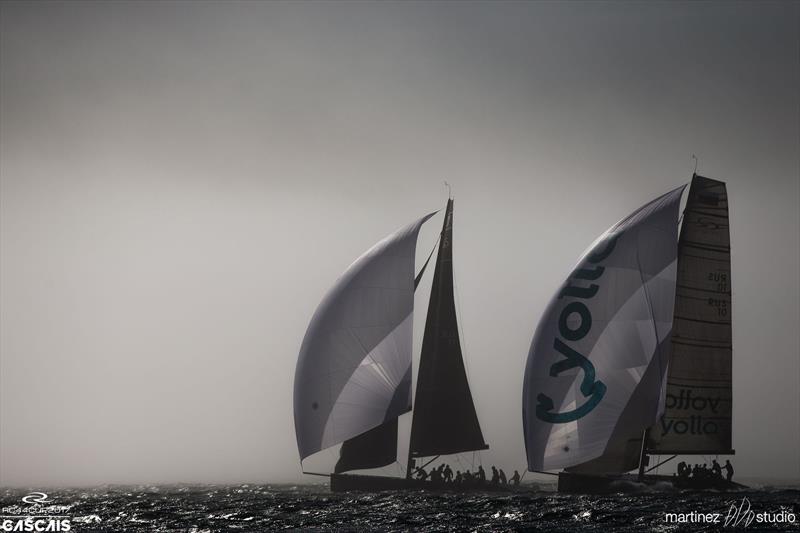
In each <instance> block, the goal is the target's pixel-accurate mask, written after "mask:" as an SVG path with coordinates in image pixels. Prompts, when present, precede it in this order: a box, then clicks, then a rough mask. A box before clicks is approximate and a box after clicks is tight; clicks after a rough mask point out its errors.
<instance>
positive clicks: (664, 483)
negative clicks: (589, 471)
mask: <svg viewBox="0 0 800 533" xmlns="http://www.w3.org/2000/svg"><path fill="white" fill-rule="evenodd" d="M648 487H651V488H664V489H666V490H669V489H670V488H671V489H674V490H715V491H736V490H741V489H746V488H747V487H746V486H745V485H741V484H739V483H735V482H733V481H727V480H725V479H714V478H711V479H690V478H689V479H687V478H678V477H677V476H656V475H652V476H650V475H646V476H644V479H643V480H642V481H639V480H638V478H637V476H635V475H625V474H623V475H618V476H612V475H607V476H603V475H586V474H573V473H570V472H560V473H559V474H558V492H565V493H569V494H614V493H618V492H641V491H642V490H643V489H647V488H648Z"/></svg>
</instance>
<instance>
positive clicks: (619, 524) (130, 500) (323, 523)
mask: <svg viewBox="0 0 800 533" xmlns="http://www.w3.org/2000/svg"><path fill="white" fill-rule="evenodd" d="M34 490H42V489H17V488H14V489H0V508H2V509H3V510H4V512H2V513H0V514H3V515H7V514H9V513H8V512H7V511H9V510H14V507H13V506H23V507H24V506H26V505H27V504H24V503H21V498H22V497H24V496H26V495H27V494H28V493H30V492H32V491H34ZM44 490H45V492H46V493H47V499H48V501H49V502H51V503H52V504H57V505H64V506H68V507H67V508H65V509H64V511H63V515H65V516H68V517H69V520H70V531H76V532H82V531H86V532H89V531H93V532H109V531H114V532H116V531H120V532H143V531H164V532H166V531H174V532H178V531H181V532H193V533H200V532H214V531H275V530H299V531H564V532H580V531H591V532H601V531H602V532H604V531H657V532H671V531H728V530H730V531H736V530H741V531H800V525H798V521H800V490H798V489H797V488H772V489H770V488H763V489H760V490H753V491H745V492H737V493H713V492H712V493H709V492H705V493H696V492H642V493H637V494H627V495H622V494H618V495H611V496H575V495H564V494H557V493H554V492H552V491H545V490H541V491H531V492H526V493H517V494H492V493H461V494H459V493H438V492H427V491H419V492H385V493H372V494H367V493H348V494H332V493H330V492H329V491H328V488H327V486H325V485H185V486H104V487H95V488H73V489H70V488H63V489H44ZM745 505H746V506H745ZM732 506H735V508H736V509H739V514H738V518H739V520H738V523H737V524H736V525H734V523H733V522H734V520H733V519H731V518H728V525H727V526H725V521H726V517H729V515H730V513H731V512H732V511H731V508H732ZM750 511H752V514H751V513H750ZM667 513H677V514H678V515H680V516H683V518H684V519H685V521H684V522H678V523H676V522H674V521H673V522H670V519H668V518H667ZM692 513H694V515H693V514H692ZM700 513H703V514H709V513H711V514H714V513H719V514H720V518H719V521H718V522H708V521H706V522H703V521H698V519H697V515H698V514H700ZM790 514H791V515H792V516H794V517H795V521H794V522H793V523H790V522H788V521H787V520H788V516H789V515H790ZM759 515H764V516H768V517H771V518H772V519H773V520H778V518H777V517H783V522H775V521H770V522H766V521H763V520H762V521H759V520H758V519H757V517H758V516H759ZM692 516H694V517H695V519H694V520H693V519H692ZM750 517H752V520H748V518H750ZM0 520H3V522H0V531H3V530H4V529H6V528H7V526H9V525H13V524H15V523H16V522H13V520H19V518H13V519H9V518H2V519H0ZM7 520H12V522H7ZM686 520H689V521H686ZM747 522H749V524H747ZM4 526H6V527H4Z"/></svg>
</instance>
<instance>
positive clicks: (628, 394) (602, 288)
mask: <svg viewBox="0 0 800 533" xmlns="http://www.w3.org/2000/svg"><path fill="white" fill-rule="evenodd" d="M683 189H684V187H680V188H678V189H675V190H673V191H670V192H669V193H667V194H665V195H663V196H661V197H659V198H657V199H655V200H653V201H652V202H650V203H648V204H646V205H644V206H643V207H641V208H640V209H638V210H637V211H635V212H634V213H632V214H631V215H629V216H628V217H626V218H625V219H623V220H621V221H620V222H618V223H617V224H615V225H614V226H612V227H611V228H610V229H609V230H608V231H607V232H606V233H604V234H603V235H602V236H601V237H600V238H599V239H598V240H597V241H596V242H595V244H594V245H593V246H592V247H591V248H590V249H589V251H588V252H586V254H585V255H584V256H583V257H582V258H581V260H580V261H579V263H578V266H577V267H576V268H575V270H574V271H573V272H572V274H571V275H570V276H569V278H568V279H567V280H566V282H565V283H564V284H563V285H562V287H561V288H560V289H559V290H558V292H557V293H556V294H555V296H554V297H553V298H552V300H551V301H550V303H549V305H548V307H547V309H546V310H545V313H544V315H543V318H542V320H541V321H540V322H539V326H538V327H537V329H536V333H535V335H534V338H533V342H532V343H531V348H530V351H529V353H528V361H527V365H526V368H525V380H524V386H523V404H522V408H523V424H524V431H525V445H526V450H527V456H528V468H529V469H530V470H550V469H558V468H567V467H572V466H575V465H581V464H583V463H586V462H588V461H592V460H594V459H598V458H601V457H603V456H604V455H606V454H609V456H612V455H616V456H619V458H618V461H622V462H625V457H629V456H630V454H629V453H622V451H621V450H620V449H616V447H617V446H622V445H624V443H625V442H627V441H629V440H630V436H635V435H639V436H641V434H642V432H643V431H644V429H645V428H647V427H650V426H652V425H653V424H654V423H655V421H656V419H657V417H658V416H659V414H660V412H661V411H662V410H663V397H664V381H665V373H666V369H667V362H668V358H669V353H668V351H669V335H670V330H671V328H672V315H673V306H674V300H675V272H676V257H677V235H678V207H679V204H680V198H681V193H682V192H683ZM623 456H625V457H623ZM606 468H608V469H610V470H613V469H614V467H613V466H608V465H607V466H606ZM617 468H619V465H618V466H617Z"/></svg>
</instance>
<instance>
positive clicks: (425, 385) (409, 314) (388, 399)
mask: <svg viewBox="0 0 800 533" xmlns="http://www.w3.org/2000/svg"><path fill="white" fill-rule="evenodd" d="M434 214H435V213H431V214H429V215H426V216H424V217H422V218H420V219H419V220H416V221H415V222H412V223H411V224H409V225H408V226H406V227H404V228H402V229H400V230H398V231H396V232H395V233H393V234H391V235H389V236H388V237H386V238H385V239H383V240H382V241H380V242H379V243H377V244H376V245H375V246H373V247H372V248H371V249H369V250H368V251H367V252H366V253H364V254H363V255H362V256H361V257H359V258H358V259H357V260H356V261H355V262H354V263H353V264H352V265H350V267H349V268H348V269H347V270H346V271H345V272H344V274H343V275H342V276H341V277H340V278H339V280H338V281H337V282H336V284H335V285H334V286H333V287H332V288H331V289H330V291H329V292H328V294H327V295H326V296H325V298H324V299H323V300H322V302H321V303H320V304H319V307H318V308H317V310H316V312H315V313H314V316H313V318H312V319H311V323H310V324H309V326H308V330H307V331H306V335H305V338H304V339H303V343H302V346H301V348H300V354H299V357H298V360H297V368H296V372H295V382H294V420H295V433H296V436H297V446H298V451H299V454H300V461H301V464H302V461H303V460H304V459H305V458H307V457H308V456H310V455H312V454H315V453H317V452H319V451H320V450H323V449H326V448H329V447H331V446H334V445H336V444H339V443H341V445H342V446H341V448H340V452H339V459H338V461H337V463H336V465H335V467H334V469H333V472H332V473H330V474H324V475H327V476H330V484H331V490H332V491H334V492H337V491H346V490H394V489H405V488H422V487H425V488H428V489H430V488H437V487H436V486H434V485H435V484H432V483H431V482H424V481H420V480H417V479H414V475H413V474H414V473H415V472H416V471H417V469H418V468H423V467H424V466H426V464H427V463H424V462H423V461H424V460H425V459H428V463H430V462H431V461H433V460H435V459H436V458H437V457H439V456H441V455H448V454H456V453H461V452H470V451H475V450H485V449H488V448H489V446H488V445H487V444H486V441H485V439H484V438H483V433H482V432H481V427H480V423H479V421H478V416H477V414H476V412H475V405H474V403H473V400H472V393H471V391H470V388H469V383H468V381H467V374H466V371H465V368H464V360H463V356H462V351H461V342H460V340H459V334H458V323H457V318H456V309H455V301H454V293H453V200H452V198H450V199H448V201H447V206H446V208H445V213H444V224H443V227H442V231H441V234H440V236H439V241H438V245H439V250H438V254H437V257H436V263H435V270H434V274H433V282H432V287H431V294H430V301H429V305H428V314H427V319H426V322H425V332H424V336H423V341H422V352H421V354H420V364H419V372H418V375H417V388H416V395H415V397H414V405H413V406H412V397H411V374H412V364H411V360H412V358H411V353H412V324H413V308H414V291H415V289H416V287H417V285H418V284H419V281H420V279H421V277H422V274H423V273H424V271H425V268H426V267H427V265H428V263H429V262H430V259H431V258H430V257H428V261H426V262H425V265H423V267H422V269H421V271H420V273H419V274H418V275H417V276H415V275H414V257H415V251H416V242H417V235H418V233H419V230H420V228H421V226H422V224H423V223H425V221H427V220H428V219H429V218H430V217H431V216H433V215H434ZM432 253H433V252H431V255H432ZM408 412H413V415H412V416H413V418H412V423H411V435H410V442H409V456H408V460H407V465H406V475H405V477H391V476H378V475H363V474H349V473H348V472H351V471H354V470H365V469H374V468H380V467H384V466H387V465H390V464H392V463H394V462H396V461H397V460H398V458H397V439H398V431H397V427H398V418H399V417H400V416H401V415H403V414H405V413H408ZM417 461H420V463H417ZM450 487H452V485H450ZM481 488H482V489H483V490H487V489H491V488H492V487H490V486H488V485H484V486H482V487H481ZM495 488H498V489H499V488H505V489H506V490H508V488H507V487H506V486H501V487H495Z"/></svg>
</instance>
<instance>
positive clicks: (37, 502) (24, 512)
mask: <svg viewBox="0 0 800 533" xmlns="http://www.w3.org/2000/svg"><path fill="white" fill-rule="evenodd" d="M69 508H70V506H69V505H56V504H54V503H53V500H51V499H50V497H49V496H48V495H47V494H45V493H44V492H31V493H30V494H27V495H26V496H23V497H22V505H20V504H16V505H10V506H6V507H3V508H2V509H0V512H2V514H0V532H5V531H71V530H72V524H71V518H70V516H69V515H67V514H66V512H67V511H69Z"/></svg>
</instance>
